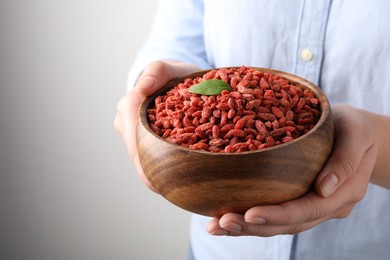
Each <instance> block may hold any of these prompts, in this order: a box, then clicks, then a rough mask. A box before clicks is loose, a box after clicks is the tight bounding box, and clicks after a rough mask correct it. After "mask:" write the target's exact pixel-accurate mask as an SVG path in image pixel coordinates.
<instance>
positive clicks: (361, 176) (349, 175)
mask: <svg viewBox="0 0 390 260" xmlns="http://www.w3.org/2000/svg"><path fill="white" fill-rule="evenodd" d="M333 115H334V126H335V144H334V150H333V152H332V155H331V156H330V158H329V159H328V161H327V163H326V165H325V166H324V168H323V170H322V171H321V173H320V174H319V176H318V177H317V179H316V182H315V187H316V188H315V191H314V190H313V191H310V192H308V193H307V194H306V195H305V196H303V197H301V198H299V199H296V200H292V201H288V202H285V203H282V204H279V205H271V206H256V207H253V208H251V209H249V210H248V211H247V212H246V213H245V214H244V215H242V214H236V213H227V214H225V215H223V216H222V217H221V218H214V219H213V220H211V221H210V223H209V224H208V226H207V230H208V232H209V233H210V234H212V235H229V236H262V237H267V236H274V235H279V234H296V233H299V232H302V231H305V230H307V229H310V228H312V227H315V226H317V225H319V224H321V223H322V222H324V221H327V220H329V219H333V218H346V217H348V216H349V214H350V213H351V211H352V210H353V208H354V206H355V204H356V203H358V202H359V201H360V200H362V199H363V198H364V196H365V194H366V190H367V186H368V183H369V181H370V178H371V174H372V172H373V169H374V166H375V163H376V161H377V154H378V144H377V140H378V139H377V137H376V132H375V130H374V127H372V124H371V121H370V119H369V117H368V116H367V114H366V113H365V112H364V111H362V110H357V109H354V108H351V107H349V106H344V105H340V106H335V107H334V108H333Z"/></svg>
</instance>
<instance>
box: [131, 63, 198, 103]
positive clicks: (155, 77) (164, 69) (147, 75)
mask: <svg viewBox="0 0 390 260" xmlns="http://www.w3.org/2000/svg"><path fill="white" fill-rule="evenodd" d="M196 70H199V68H198V67H196V66H195V65H192V64H187V63H182V62H176V61H155V62H152V63H150V64H149V65H148V66H147V67H146V69H145V71H144V72H143V73H142V75H141V77H140V78H139V80H138V82H137V84H136V86H135V90H136V91H138V92H139V93H140V94H141V95H144V96H149V95H152V94H153V93H155V92H156V91H157V90H158V89H160V88H161V87H162V86H163V85H164V84H165V83H167V82H168V81H169V80H171V79H173V78H176V77H179V76H182V75H184V74H188V73H191V72H193V71H196Z"/></svg>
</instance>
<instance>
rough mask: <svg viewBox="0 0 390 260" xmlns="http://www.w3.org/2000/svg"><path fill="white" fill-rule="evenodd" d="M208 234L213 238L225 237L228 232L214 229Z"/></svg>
mask: <svg viewBox="0 0 390 260" xmlns="http://www.w3.org/2000/svg"><path fill="white" fill-rule="evenodd" d="M210 234H211V235H214V236H227V235H228V232H227V231H226V230H224V229H216V230H214V231H212V232H211V233H210Z"/></svg>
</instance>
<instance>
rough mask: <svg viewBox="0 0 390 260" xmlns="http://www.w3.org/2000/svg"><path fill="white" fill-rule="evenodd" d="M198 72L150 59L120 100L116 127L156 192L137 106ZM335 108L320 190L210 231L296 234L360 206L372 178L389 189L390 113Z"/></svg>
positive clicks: (218, 221) (220, 222) (226, 218)
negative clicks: (142, 147)
mask: <svg viewBox="0 0 390 260" xmlns="http://www.w3.org/2000/svg"><path fill="white" fill-rule="evenodd" d="M197 70H199V68H197V67H196V66H194V65H191V64H185V63H180V62H175V61H164V62H154V63H151V64H150V65H149V66H148V67H147V68H146V69H145V71H144V72H143V73H142V75H141V76H140V78H139V80H138V82H137V84H136V86H135V87H134V89H133V90H131V91H129V92H128V93H127V94H126V95H125V96H124V97H122V99H121V100H120V101H119V103H118V107H117V110H118V112H117V115H116V117H115V122H114V125H115V128H116V129H117V131H118V132H119V134H120V136H121V137H122V139H123V141H124V143H125V145H126V147H127V150H128V152H129V155H130V158H131V160H132V161H133V163H134V165H135V167H136V169H137V172H138V174H139V175H140V177H141V179H142V180H143V181H144V183H145V184H146V185H147V187H148V188H149V189H151V190H153V191H155V192H156V190H155V189H154V188H153V186H152V185H151V184H150V183H149V181H148V180H147V178H146V177H145V175H144V173H143V171H142V168H141V166H140V163H139V159H138V152H137V148H136V140H135V125H136V120H137V110H138V107H139V105H140V104H141V102H142V100H143V98H145V97H146V96H148V95H151V94H153V93H154V92H155V91H157V90H158V89H159V88H160V87H162V86H163V85H164V84H165V83H166V82H167V81H168V80H170V79H172V78H175V77H179V76H182V75H185V74H189V73H191V72H194V71H197ZM332 109H333V115H334V125H335V145H334V150H333V153H332V155H331V156H330V158H329V160H328V161H327V163H326V165H325V167H324V168H323V170H322V171H321V173H320V174H319V176H318V177H317V179H316V181H315V187H316V189H315V191H312V192H309V193H308V194H306V195H305V196H303V197H301V198H299V199H296V200H293V201H289V202H285V203H282V204H279V205H271V206H257V207H253V208H251V209H249V210H248V211H247V212H246V213H245V214H244V215H242V214H236V213H226V214H225V215H223V216H222V217H221V218H214V219H212V220H211V221H210V222H209V223H208V225H207V231H208V232H209V233H210V234H212V235H217V236H220V235H228V236H262V237H267V236H274V235H279V234H297V233H299V232H302V231H305V230H307V229H310V228H312V227H315V226H316V225H318V224H320V223H322V222H324V221H327V220H329V219H333V218H347V217H348V216H349V215H350V213H351V212H352V210H353V208H354V206H355V204H356V203H358V202H359V201H361V200H362V199H363V198H364V196H365V194H366V191H367V186H368V184H369V183H370V182H371V183H374V184H376V185H379V186H382V187H384V188H387V189H390V160H389V159H390V131H389V129H390V116H384V115H378V114H374V113H371V112H368V111H365V110H360V109H356V108H352V107H350V106H347V105H336V106H334V107H332Z"/></svg>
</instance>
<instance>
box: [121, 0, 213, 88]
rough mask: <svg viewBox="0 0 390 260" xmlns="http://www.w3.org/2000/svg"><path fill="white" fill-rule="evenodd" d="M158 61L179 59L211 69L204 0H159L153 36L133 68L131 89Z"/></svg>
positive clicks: (130, 77) (129, 82)
mask: <svg viewBox="0 0 390 260" xmlns="http://www.w3.org/2000/svg"><path fill="white" fill-rule="evenodd" d="M156 60H177V61H182V62H187V63H191V64H194V65H197V66H198V67H200V68H202V69H208V68H210V67H211V66H210V64H209V63H208V62H207V59H206V51H205V46H204V37H203V0H185V1H183V0H159V3H158V9H157V14H156V17H155V19H154V22H153V25H152V29H151V32H150V35H149V37H148V39H147V41H146V43H145V44H144V45H143V47H142V48H141V49H140V51H139V52H138V54H137V55H136V59H135V61H134V63H133V65H132V67H131V69H130V72H129V75H128V80H127V89H128V90H129V89H131V88H133V86H134V84H135V82H136V80H137V78H138V76H139V74H140V73H141V72H142V71H143V70H144V68H145V67H146V66H147V65H148V64H149V63H151V62H153V61H156Z"/></svg>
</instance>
